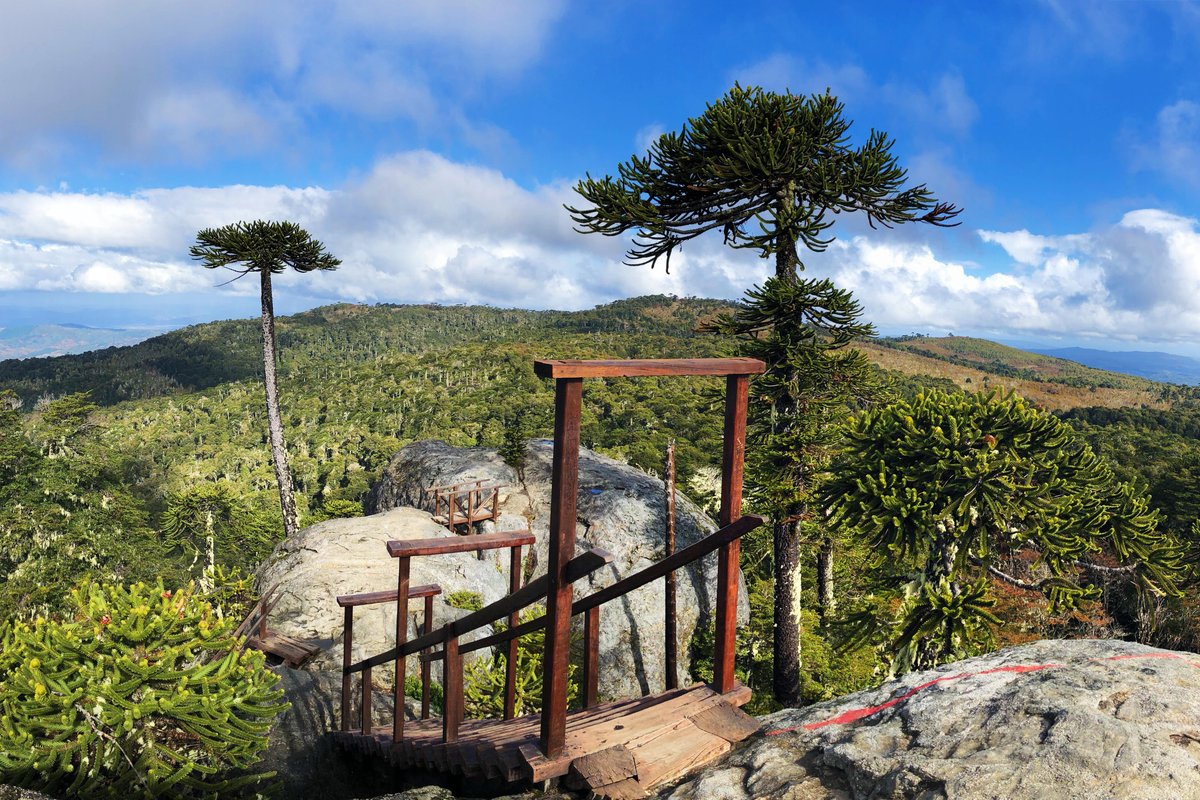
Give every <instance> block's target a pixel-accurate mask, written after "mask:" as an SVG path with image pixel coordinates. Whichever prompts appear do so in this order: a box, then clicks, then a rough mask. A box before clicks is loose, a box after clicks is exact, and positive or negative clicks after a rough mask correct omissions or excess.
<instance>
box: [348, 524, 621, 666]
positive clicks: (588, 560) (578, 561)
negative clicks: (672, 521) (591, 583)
mask: <svg viewBox="0 0 1200 800" xmlns="http://www.w3.org/2000/svg"><path fill="white" fill-rule="evenodd" d="M463 538H479V537H463ZM612 560H613V557H612V554H611V553H608V552H606V551H604V550H599V549H592V550H588V551H586V552H584V553H580V554H579V555H577V556H575V557H574V558H572V559H571V560H570V561H569V562H567V575H568V577H569V579H570V580H571V581H576V580H578V579H580V578H582V577H584V576H586V575H588V574H589V573H592V572H595V571H596V570H598V569H600V567H603V566H604V565H605V564H611V563H612ZM549 585H550V579H549V578H548V577H547V576H546V575H542V576H541V577H540V578H534V579H533V580H531V581H530V582H529V583H527V584H525V585H524V586H523V587H521V588H520V589H519V590H517V591H515V592H513V593H512V594H510V595H507V596H505V597H502V598H500V599H499V600H497V601H496V602H494V603H492V604H491V605H487V606H484V607H483V608H481V609H479V610H478V611H473V612H471V613H470V614H467V615H466V616H465V617H460V618H459V619H457V620H455V621H454V622H449V623H447V624H445V625H443V626H442V627H440V628H438V629H437V630H435V631H433V632H431V633H427V634H425V635H423V636H418V637H417V638H416V639H412V640H411V641H409V642H406V643H405V644H404V645H402V646H401V647H398V648H397V647H393V648H391V649H390V650H386V651H384V652H382V653H380V654H379V655H377V656H371V657H370V658H366V659H363V660H362V661H359V662H358V663H356V664H351V665H350V666H348V667H344V668H343V669H342V672H343V673H346V674H349V673H352V672H361V671H362V670H363V669H365V668H367V667H376V666H379V665H380V664H386V663H387V662H389V661H391V660H393V659H394V658H396V657H397V656H398V655H404V656H409V655H412V654H413V653H417V652H420V651H421V650H424V649H426V648H428V647H433V646H434V645H439V644H443V643H444V642H445V641H446V639H447V638H449V637H456V636H462V635H463V634H465V633H470V632H471V631H473V630H475V629H476V628H479V627H482V626H484V625H487V624H489V623H492V622H495V621H496V620H498V619H500V618H501V617H506V616H508V615H509V614H511V613H513V612H514V611H520V610H521V609H522V608H524V607H525V606H527V605H529V604H531V603H535V602H537V601H538V600H541V599H542V598H544V597H545V596H546V590H547V588H548V587H549ZM463 647H464V648H466V647H467V645H465V644H464V645H463Z"/></svg>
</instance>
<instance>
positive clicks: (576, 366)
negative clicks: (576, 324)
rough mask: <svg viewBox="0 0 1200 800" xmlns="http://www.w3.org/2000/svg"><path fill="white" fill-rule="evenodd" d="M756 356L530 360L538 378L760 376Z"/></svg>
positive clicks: (760, 363)
mask: <svg viewBox="0 0 1200 800" xmlns="http://www.w3.org/2000/svg"><path fill="white" fill-rule="evenodd" d="M766 369H767V365H766V364H764V363H763V362H762V361H759V360H758V359H757V358H636V359H623V360H578V359H546V360H541V361H535V362H533V371H534V374H536V375H537V376H538V377H539V378H637V377H652V376H666V375H680V376H686V375H691V376H697V375H719V376H728V375H761V374H762V373H763V372H765V371H766Z"/></svg>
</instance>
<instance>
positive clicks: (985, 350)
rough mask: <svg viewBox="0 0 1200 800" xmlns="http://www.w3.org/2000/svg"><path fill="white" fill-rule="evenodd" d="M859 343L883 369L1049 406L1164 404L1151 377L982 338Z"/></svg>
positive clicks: (1146, 405)
mask: <svg viewBox="0 0 1200 800" xmlns="http://www.w3.org/2000/svg"><path fill="white" fill-rule="evenodd" d="M859 347H860V349H861V350H863V352H865V353H866V354H867V356H868V357H870V359H871V360H872V361H874V362H875V363H876V364H878V365H879V366H880V367H882V368H884V369H888V370H895V371H897V372H903V373H906V374H909V375H930V376H933V377H935V378H944V379H946V380H950V381H953V382H954V383H955V384H956V385H958V386H960V387H962V388H963V389H965V390H967V391H977V390H980V389H984V390H989V389H999V390H1001V391H1009V390H1012V391H1015V392H1016V393H1017V394H1019V395H1021V396H1023V397H1026V398H1028V399H1029V400H1032V401H1033V402H1035V403H1038V404H1040V405H1041V406H1043V407H1044V408H1047V409H1050V410H1055V409H1067V408H1075V407H1078V406H1107V407H1111V408H1125V407H1134V408H1140V407H1142V406H1145V407H1148V408H1167V407H1169V403H1167V402H1165V401H1164V400H1162V399H1161V389H1162V384H1158V383H1155V382H1154V381H1149V380H1145V379H1143V378H1137V377H1134V376H1132V375H1123V374H1120V373H1116V372H1106V371H1104V370H1098V369H1092V368H1090V367H1085V366H1082V365H1080V364H1076V363H1075V362H1073V361H1067V360H1065V359H1061V358H1051V357H1050V356H1042V355H1038V354H1036V353H1028V352H1026V351H1024V350H1018V349H1016V348H1013V347H1006V346H1005V345H1001V344H996V343H995V342H989V341H986V340H984V339H971V338H969V337H965V336H954V337H943V338H933V337H920V338H916V339H910V340H905V341H899V342H898V341H886V342H881V343H876V342H872V343H870V344H866V345H859Z"/></svg>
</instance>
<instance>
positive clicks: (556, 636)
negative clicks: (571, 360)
mask: <svg viewBox="0 0 1200 800" xmlns="http://www.w3.org/2000/svg"><path fill="white" fill-rule="evenodd" d="M582 398H583V379H582V378H557V379H555V382H554V461H553V466H552V469H551V485H552V486H553V493H552V495H551V497H550V558H549V564H548V565H547V574H548V576H549V584H550V586H549V589H548V591H547V593H546V650H545V661H544V662H543V663H544V664H545V670H546V673H545V677H544V678H543V681H542V730H541V746H542V752H543V753H544V754H545V755H546V757H547V758H557V757H558V756H559V755H560V754H561V753H562V749H563V742H564V741H565V740H566V732H567V671H568V669H569V659H570V655H571V600H572V597H571V581H570V580H569V578H568V576H567V562H568V561H570V560H571V559H572V558H574V556H575V521H576V519H575V500H576V492H577V489H578V487H577V484H578V483H579V414H580V405H581V403H582ZM735 600H736V598H735Z"/></svg>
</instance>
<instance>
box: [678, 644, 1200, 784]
mask: <svg viewBox="0 0 1200 800" xmlns="http://www.w3.org/2000/svg"><path fill="white" fill-rule="evenodd" d="M888 704H891V705H888ZM881 706H886V707H883V708H879V707H881ZM872 709H877V710H874V711H873V712H871V713H866V712H868V711H870V710H872ZM839 717H841V719H840V720H839V719H838V718H839ZM835 720H837V721H835ZM763 722H764V725H763V730H764V731H766V732H767V733H766V734H764V735H760V736H757V737H755V738H753V739H751V740H748V742H747V743H745V744H744V745H742V746H741V747H739V748H737V749H735V750H734V751H733V752H732V753H731V754H730V755H728V756H726V757H725V758H724V759H723V760H722V761H719V762H717V763H715V764H712V765H710V766H709V767H707V768H706V769H705V770H704V771H703V772H702V773H701V774H699V775H698V776H695V777H693V778H691V779H689V780H687V781H685V782H684V783H682V784H680V785H678V786H676V787H673V788H671V789H668V790H666V791H664V792H662V794H661V795H660V796H661V797H663V798H670V799H671V800H701V798H712V797H721V798H728V799H729V800H749V798H768V799H772V800H773V799H778V800H783V798H787V800H834V799H835V798H836V799H837V800H851V799H852V800H884V799H885V798H886V799H887V800H901V799H903V800H917V799H918V798H919V799H920V800H939V799H941V798H944V799H945V800H1042V799H1043V798H1055V800H1074V799H1075V798H1078V799H1079V800H1083V798H1089V799H1095V800H1106V799H1112V800H1168V798H1200V656H1198V655H1196V654H1194V653H1176V652H1172V651H1167V650H1158V649H1155V648H1150V647H1145V646H1142V645H1138V644H1133V643H1129V642H1119V641H1096V640H1072V641H1043V642H1035V643H1033V644H1029V645H1023V646H1020V647H1013V648H1008V649H1005V650H1001V651H999V652H997V653H992V654H990V655H986V656H980V657H977V658H971V659H967V660H965V661H960V662H957V663H954V664H948V665H945V666H943V667H940V668H939V669H936V670H932V671H927V672H921V673H912V674H909V675H906V676H904V677H902V678H900V679H899V680H896V681H892V682H889V683H887V684H884V685H883V686H881V687H880V688H878V689H874V690H869V691H864V692H858V693H856V694H853V695H848V696H846V697H842V698H839V699H837V700H833V701H829V702H825V703H820V704H817V705H814V706H809V707H806V708H803V709H789V710H787V711H782V712H779V713H777V714H773V715H771V716H768V717H765V718H764V719H763Z"/></svg>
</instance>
